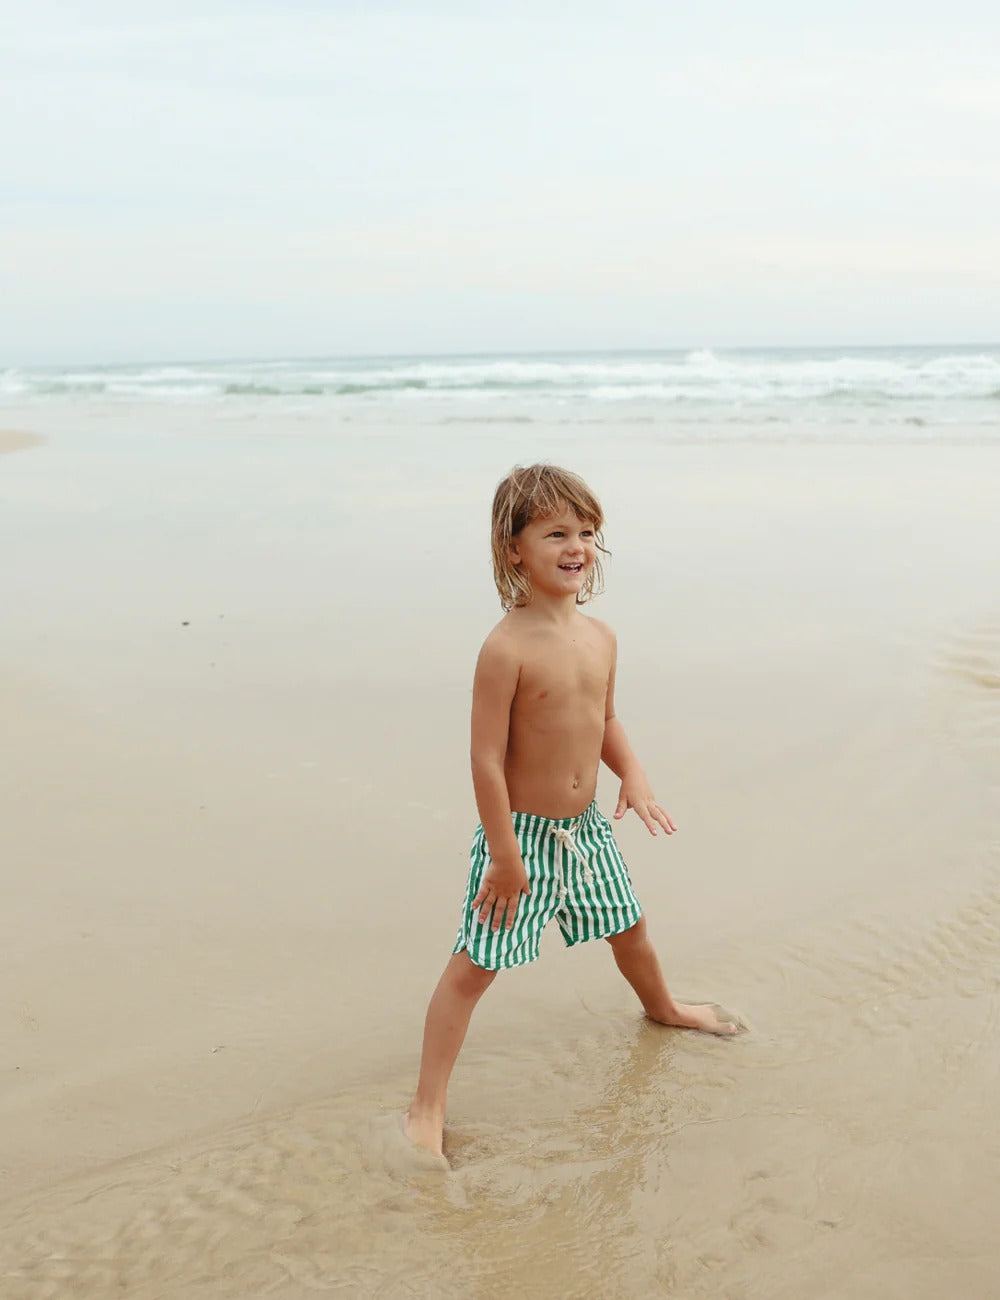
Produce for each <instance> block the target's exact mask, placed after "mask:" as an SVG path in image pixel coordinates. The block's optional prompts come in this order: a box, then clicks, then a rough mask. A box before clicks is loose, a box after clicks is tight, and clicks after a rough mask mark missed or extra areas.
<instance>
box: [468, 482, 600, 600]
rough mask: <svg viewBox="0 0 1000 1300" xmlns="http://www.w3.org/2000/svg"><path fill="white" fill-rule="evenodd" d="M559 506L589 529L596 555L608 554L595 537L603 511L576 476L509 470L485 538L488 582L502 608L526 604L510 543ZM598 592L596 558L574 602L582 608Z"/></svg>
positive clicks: (525, 583)
mask: <svg viewBox="0 0 1000 1300" xmlns="http://www.w3.org/2000/svg"><path fill="white" fill-rule="evenodd" d="M563 506H569V508H570V509H571V510H572V511H573V512H574V513H575V514H576V517H577V518H578V519H584V520H586V521H587V523H592V524H593V525H594V532H595V534H596V538H597V549H598V551H599V552H600V553H601V554H603V555H607V554H608V550H607V548H606V547H605V545H604V537H603V535H602V533H601V529H602V527H603V526H604V511H603V510H602V509H601V503H600V502H599V501H598V499H597V497H595V496H594V494H593V492H591V490H590V488H589V487H587V485H586V483H584V481H583V479H582V478H580V476H579V475H578V474H572V473H570V471H569V470H568V469H560V468H559V466H558V465H515V467H514V468H513V469H512V470H511V472H510V473H509V474H508V475H507V477H506V478H505V479H502V480H501V481H500V482H499V483H498V484H497V490H496V493H495V494H494V497H493V528H492V535H491V542H492V547H493V580H494V581H495V582H496V584H497V591H498V592H499V593H500V604H501V605H502V606H503V607H504V609H513V608H514V607H515V605H527V603H528V602H529V601H530V600H531V583H530V582H529V580H528V576H527V574H525V573H522V572H521V570H520V568H519V567H518V566H517V565H515V564H514V562H513V561H512V560H511V558H510V544H511V541H512V540H513V539H514V538H515V537H516V536H517V535H518V533H519V532H520V531H521V529H522V528H524V527H525V526H526V525H527V524H530V523H531V521H532V520H533V519H541V518H545V517H547V516H548V515H554V514H556V513H557V512H558V511H559V510H560V509H561V508H562V507H563ZM603 590H604V574H603V572H602V570H601V557H600V555H598V556H597V557H596V558H595V560H594V567H593V568H592V569H591V571H590V573H589V574H588V575H587V581H586V582H585V583H584V585H583V588H582V590H581V591H580V593H579V595H578V596H577V598H576V603H577V604H578V605H584V604H586V602H587V601H588V600H590V599H591V598H592V597H593V596H599V595H600V593H601V592H602V591H603Z"/></svg>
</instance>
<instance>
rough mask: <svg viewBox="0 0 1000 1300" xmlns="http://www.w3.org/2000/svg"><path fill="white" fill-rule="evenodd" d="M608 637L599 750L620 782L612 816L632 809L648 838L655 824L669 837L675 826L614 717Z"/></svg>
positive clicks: (614, 662)
mask: <svg viewBox="0 0 1000 1300" xmlns="http://www.w3.org/2000/svg"><path fill="white" fill-rule="evenodd" d="M608 634H609V636H610V637H611V672H610V674H609V676H608V697H607V702H606V704H605V708H604V744H603V745H602V747H601V759H602V761H603V762H604V763H605V764H606V765H607V766H608V767H610V768H611V770H612V772H614V774H615V776H617V777H619V778H620V779H621V783H622V788H621V792H620V793H619V795H618V807H617V808H616V809H615V817H616V818H618V819H620V818H622V817H624V816H625V813H626V811H627V810H628V809H629V808H634V809H635V811H636V813H638V815H639V816H640V817H641V818H642V820H643V821H644V822H645V823H646V826H647V827H648V829H649V833H650V835H655V834H656V827H657V824H659V825H660V826H662V827H663V829H664V830H665V831H666V833H667V834H668V835H672V834H673V832H674V831H675V830H676V829H677V826H676V825H675V823H674V821H673V818H672V817H671V816H670V814H669V813H668V812H667V811H666V810H665V809H663V808H661V807H660V805H659V804H658V803H657V802H656V799H655V797H654V795H653V791H652V789H651V788H650V785H649V779H648V778H647V776H646V773H645V772H644V771H643V770H642V764H641V763H640V762H639V760H638V758H636V756H635V751H634V750H633V749H632V746H631V745H630V744H629V743H628V737H627V736H626V735H625V728H624V727H623V726H622V723H621V719H620V718H618V717H616V716H615V672H616V671H617V668H618V643H617V641H616V640H615V634H614V633H613V632H612V631H611V629H610V628H609V629H608Z"/></svg>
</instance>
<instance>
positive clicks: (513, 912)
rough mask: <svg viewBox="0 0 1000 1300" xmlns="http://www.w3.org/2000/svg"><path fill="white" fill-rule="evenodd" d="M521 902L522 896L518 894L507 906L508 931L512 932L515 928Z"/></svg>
mask: <svg viewBox="0 0 1000 1300" xmlns="http://www.w3.org/2000/svg"><path fill="white" fill-rule="evenodd" d="M520 901H521V895H520V894H517V895H516V896H515V897H514V898H512V899H511V900H510V902H509V903H508V904H507V929H508V930H512V929H513V928H514V921H515V920H516V918H517V908H518V904H519V903H520Z"/></svg>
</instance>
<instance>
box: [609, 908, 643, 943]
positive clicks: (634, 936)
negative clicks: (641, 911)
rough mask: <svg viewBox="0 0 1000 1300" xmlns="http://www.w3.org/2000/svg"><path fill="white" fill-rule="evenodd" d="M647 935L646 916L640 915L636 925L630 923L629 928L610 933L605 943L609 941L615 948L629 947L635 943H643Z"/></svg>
mask: <svg viewBox="0 0 1000 1300" xmlns="http://www.w3.org/2000/svg"><path fill="white" fill-rule="evenodd" d="M645 937H646V918H645V917H644V916H640V917H639V919H638V921H636V923H635V925H630V926H629V928H628V929H627V930H622V931H620V932H619V933H618V934H609V935H608V936H607V938H606V939H605V941H604V942H605V943H609V944H610V945H611V947H612V948H613V949H615V950H617V949H622V948H629V947H631V946H632V944H634V943H642V941H643V940H644V939H645Z"/></svg>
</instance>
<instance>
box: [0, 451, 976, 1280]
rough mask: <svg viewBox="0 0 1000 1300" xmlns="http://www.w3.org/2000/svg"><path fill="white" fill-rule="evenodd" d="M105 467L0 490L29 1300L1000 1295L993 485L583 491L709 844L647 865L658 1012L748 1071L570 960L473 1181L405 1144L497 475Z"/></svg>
mask: <svg viewBox="0 0 1000 1300" xmlns="http://www.w3.org/2000/svg"><path fill="white" fill-rule="evenodd" d="M154 432H155V431H154ZM126 438H127V435H126V433H125V432H123V431H122V430H121V429H118V428H116V427H111V428H109V429H106V430H104V431H102V433H101V436H100V438H93V439H87V440H84V439H83V438H82V435H81V436H71V435H70V434H66V435H64V436H62V437H59V438H57V439H55V440H54V441H53V443H52V444H50V445H49V446H48V447H45V448H42V449H40V450H36V451H30V452H24V453H19V454H18V455H17V456H15V457H10V458H7V459H6V460H5V462H4V464H3V467H2V469H3V476H2V483H3V486H2V490H3V492H4V494H5V498H4V522H5V526H7V527H9V528H11V529H12V530H16V532H17V536H18V539H19V542H20V544H21V545H20V549H19V563H18V565H17V566H16V569H11V568H6V569H5V570H4V572H3V574H2V575H0V598H2V602H3V607H4V608H5V609H6V610H8V611H12V612H13V613H15V614H16V617H15V618H12V619H11V620H10V622H11V627H10V630H9V631H10V635H9V637H7V638H5V654H6V660H7V664H8V671H9V672H11V673H16V674H19V675H20V678H19V679H18V680H19V681H21V682H22V684H21V685H20V686H19V687H18V691H17V695H18V698H20V699H21V700H22V702H23V701H24V700H28V701H29V704H30V707H28V708H27V711H26V712H25V713H23V714H22V715H18V714H17V713H16V711H15V709H14V706H13V704H12V705H11V706H10V709H9V711H8V712H6V713H5V716H7V717H8V718H9V721H10V725H9V727H8V736H13V737H15V738H16V747H17V752H18V755H19V759H20V762H19V764H18V769H17V781H19V782H20V783H21V784H20V785H17V784H16V783H15V784H14V785H12V786H11V787H10V788H9V790H8V795H7V799H8V802H7V803H6V804H5V806H4V809H3V813H4V818H5V824H6V825H7V826H8V827H9V828H10V829H11V833H12V835H13V836H14V837H15V842H16V843H18V844H19V845H20V846H21V848H22V850H23V851H22V852H20V853H19V854H18V855H16V856H17V857H18V861H19V863H20V864H21V865H20V866H18V867H16V868H15V867H13V866H8V868H7V869H6V870H7V873H8V877H9V878H8V879H6V885H7V891H6V892H7V894H8V896H9V898H10V909H9V911H8V916H7V918H6V921H5V922H4V923H3V940H4V952H5V953H6V957H5V961H6V963H7V965H6V967H5V983H6V985H7V987H8V988H9V989H10V990H11V1002H10V1008H11V1010H12V1011H13V1012H14V1021H13V1022H11V1023H13V1025H14V1037H13V1038H12V1040H11V1041H12V1043H13V1044H14V1053H15V1058H16V1059H14V1058H12V1064H11V1067H10V1069H9V1070H8V1071H7V1073H6V1079H5V1083H4V1086H3V1090H2V1091H0V1107H2V1111H3V1115H4V1125H5V1128H6V1129H8V1130H9V1132H10V1134H11V1143H10V1149H9V1152H8V1158H7V1168H6V1181H5V1184H4V1199H3V1201H2V1202H0V1278H2V1280H3V1294H4V1296H5V1297H7V1296H10V1297H11V1300H20V1298H21V1297H31V1298H32V1300H34V1298H35V1297H43V1296H45V1297H47V1296H51V1297H62V1296H69V1295H72V1296H74V1297H76V1296H81V1297H83V1296H94V1297H105V1296H107V1295H109V1294H119V1293H120V1294H126V1295H128V1296H130V1297H132V1296H135V1297H140V1298H143V1297H153V1296H192V1297H195V1296H205V1297H208V1296H212V1297H215V1296H229V1295H231V1296H247V1295H275V1296H279V1297H298V1296H304V1295H307V1294H311V1293H312V1292H314V1291H319V1292H324V1291H325V1292H330V1293H333V1294H342V1295H346V1296H353V1295H358V1296H369V1295H370V1296H385V1297H395V1296H400V1297H403V1296H431V1295H433V1296H438V1295H440V1296H452V1295H454V1296H459V1295H462V1296H468V1295H470V1294H471V1295H476V1296H483V1297H491V1296H494V1295H496V1296H498V1297H499V1296H500V1295H501V1294H502V1295H507V1294H509V1293H510V1291H511V1290H512V1289H514V1290H516V1291H519V1292H520V1293H521V1294H523V1295H526V1296H534V1295H537V1296H542V1295H551V1294H558V1295H566V1296H581V1297H582V1296H588V1297H589V1296H593V1295H602V1296H603V1295H607V1296H624V1297H632V1296H635V1297H644V1296H648V1295H660V1294H669V1295H673V1296H680V1297H688V1296H690V1297H711V1298H713V1300H715V1298H716V1297H732V1298H733V1300H736V1298H737V1297H738V1298H739V1300H745V1298H746V1297H761V1298H764V1297H766V1298H767V1300H774V1298H778V1300H780V1298H781V1297H788V1298H789V1300H792V1297H795V1298H796V1300H800V1298H801V1297H805V1296H808V1297H831V1298H832V1297H842V1296H847V1295H849V1296H851V1297H852V1300H853V1298H854V1297H861V1298H862V1300H867V1297H871V1298H872V1300H875V1297H878V1298H879V1300H882V1298H883V1297H893V1296H899V1297H903V1296H906V1297H907V1298H908V1300H912V1298H913V1297H917V1298H918V1300H919V1298H923V1297H926V1300H932V1298H934V1300H936V1298H937V1297H938V1296H940V1295H942V1294H944V1293H945V1292H948V1291H952V1292H954V1293H955V1294H959V1295H962V1296H969V1297H983V1298H984V1300H985V1298H986V1297H990V1296H993V1295H994V1294H995V1293H996V1283H995V1279H996V1276H997V1270H998V1268H1000V1255H998V1251H997V1247H996V1244H995V1239H994V1238H995V1233H994V1229H993V1221H994V1219H995V1168H996V1162H997V1158H998V1155H1000V1139H998V1136H997V1132H996V1126H995V1124H994V1120H993V1112H994V1110H995V1098H996V1095H997V1085H998V1083H1000V1048H998V1046H997V1028H998V1020H1000V994H998V976H997V963H996V952H997V944H998V940H1000V838H998V835H997V827H998V825H1000V818H998V812H1000V691H998V690H997V682H998V681H1000V603H998V599H997V592H996V588H995V577H994V568H995V555H996V554H997V553H998V549H1000V548H998V547H997V541H998V538H997V530H998V524H997V521H996V519H995V510H994V509H993V504H991V503H995V501H996V499H997V495H996V487H997V483H998V468H1000V458H998V456H997V454H996V452H995V451H993V450H991V449H989V448H982V447H980V448H973V447H964V448H956V447H952V448H947V449H945V448H940V447H937V448H914V447H909V448H892V449H886V448H845V447H842V446H824V447H816V448H812V447H810V448H801V447H789V448H783V447H778V446H775V447H770V448H761V447H753V448H733V447H729V448H724V449H705V448H677V447H670V448H664V447H656V446H655V445H653V444H650V445H649V446H648V447H647V448H646V449H645V452H644V456H645V459H644V460H643V463H642V466H641V469H642V473H641V474H640V473H639V472H638V470H639V467H638V466H637V464H636V463H635V461H634V460H630V461H629V462H628V463H627V464H618V463H617V462H616V453H615V450H614V448H611V447H607V446H603V445H596V444H587V445H585V446H583V447H581V448H580V451H581V457H580V458H581V459H582V460H585V461H589V464H586V465H582V466H581V467H582V468H583V469H584V470H585V472H586V473H588V474H590V475H592V477H593V478H594V480H595V482H596V483H598V484H600V485H601V487H602V491H603V494H604V496H605V503H606V506H607V507H608V510H609V515H610V518H611V526H610V541H611V544H612V547H613V549H614V551H615V558H614V561H613V565H612V569H611V576H610V584H609V592H608V594H607V596H606V597H604V598H603V599H602V607H601V608H600V610H599V611H598V612H599V613H601V614H603V615H604V616H605V617H608V618H609V619H610V621H612V622H613V623H614V624H615V625H616V627H617V628H618V631H619V636H620V640H621V644H622V668H621V671H620V677H621V681H620V686H619V695H620V699H619V707H620V711H621V712H622V714H623V716H624V718H625V720H626V723H627V725H628V727H629V731H630V734H631V736H632V738H633V741H634V743H635V744H636V746H637V748H638V750H639V752H640V753H641V754H642V755H643V756H644V758H645V760H646V763H647V766H648V767H649V768H650V769H651V771H652V772H653V773H655V776H654V779H655V780H656V783H657V787H658V789H659V790H660V792H661V794H662V795H663V797H664V802H665V803H666V805H667V807H668V808H670V809H671V811H672V812H673V814H674V815H675V817H676V818H677V820H678V822H679V823H680V827H681V829H680V832H679V834H678V835H677V836H674V837H672V838H671V840H670V842H669V843H667V842H663V841H657V842H655V843H653V842H651V841H649V839H648V837H647V836H646V834H645V831H644V830H642V828H641V827H639V826H638V825H637V824H631V823H627V824H625V825H624V826H623V827H622V831H621V840H622V844H623V847H624V848H625V852H626V856H627V858H628V860H629V862H630V865H631V868H632V874H633V878H634V880H635V882H636V887H637V891H638V892H639V895H640V897H641V898H642V899H643V902H644V904H645V907H646V909H647V914H648V917H649V920H650V926H651V930H652V933H653V935H654V938H655V940H656V942H657V945H658V947H659V949H660V951H661V954H662V957H663V961H664V965H665V968H666V972H667V976H668V979H669V981H670V983H671V985H672V987H673V988H674V991H675V993H676V994H677V995H678V996H680V997H682V998H686V999H688V1000H702V999H711V1000H716V1001H718V1002H719V1003H721V1004H722V1005H723V1006H724V1007H725V1008H726V1009H727V1010H729V1011H731V1012H733V1013H735V1014H738V1015H739V1016H741V1017H742V1019H743V1020H744V1021H745V1022H746V1025H747V1027H748V1028H747V1032H746V1033H744V1034H742V1035H741V1036H740V1037H739V1038H738V1039H737V1040H735V1041H732V1042H722V1041H718V1040H715V1039H710V1038H700V1037H696V1036H693V1035H690V1034H685V1033H682V1032H675V1031H668V1030H663V1029H661V1028H659V1027H657V1026H654V1025H651V1024H648V1023H646V1022H644V1021H643V1020H642V1019H641V1017H640V1016H639V1015H638V1014H637V1012H638V1008H637V1007H636V1005H635V1003H634V1000H633V999H632V995H631V994H630V992H629V990H628V989H627V988H625V987H624V986H623V985H622V984H621V982H620V980H619V978H618V976H617V974H616V973H615V972H614V969H613V964H612V963H611V961H610V956H609V954H608V952H607V950H606V948H605V947H604V946H603V945H590V946H587V947H586V948H584V949H583V950H574V951H573V952H571V953H566V952H563V951H561V950H560V946H559V943H558V940H557V938H556V936H555V935H554V934H553V935H552V936H548V937H547V940H546V944H545V946H544V948H543V959H542V960H541V961H540V962H539V963H538V964H537V966H536V967H533V968H531V969H530V970H527V971H523V972H513V973H511V974H510V975H509V976H505V977H504V981H503V984H502V986H501V984H500V982H499V981H498V985H497V986H496V987H495V988H494V989H493V990H491V992H490V994H489V995H488V997H487V999H486V1000H485V1001H484V1003H483V1005H482V1007H481V1008H480V1011H479V1012H478V1013H477V1016H476V1019H475V1021H474V1024H473V1028H472V1031H471V1033H470V1038H469V1041H468V1044H467V1048H466V1050H465V1052H464V1053H463V1055H462V1058H461V1060H460V1063H459V1067H458V1070H457V1072H456V1076H455V1080H454V1084H453V1088H452V1093H451V1105H450V1115H449V1128H448V1134H447V1153H448V1156H449V1160H450V1162H451V1165H450V1169H448V1170H442V1169H441V1168H439V1167H437V1165H436V1164H435V1162H434V1161H433V1160H432V1159H431V1158H429V1157H424V1156H422V1155H420V1154H419V1153H415V1152H413V1151H411V1150H410V1149H409V1148H408V1146H407V1145H406V1143H405V1142H404V1140H403V1138H402V1135H401V1132H400V1129H399V1123H398V1116H399V1113H400V1111H401V1110H402V1108H403V1107H404V1106H405V1104H406V1102H407V1100H408V1096H409V1090H410V1088H411V1087H412V1082H413V1075H414V1070H415V1065H416V1056H417V1051H418V1047H419V1030H420V1020H421V1018H422V1015H423V1009H424V1006H425V1003H426V998H427V996H428V995H429V993H430V990H431V987H432V985H433V980H434V979H435V978H436V974H437V972H438V969H439V967H440V965H441V964H443V962H444V959H445V956H446V953H447V951H448V948H449V946H450V939H451V935H452V932H453V929H454V924H455V922H456V920H457V908H458V905H459V901H460V895H461V884H462V877H463V871H464V859H465V853H466V850H467V843H468V838H469V834H470V832H471V824H470V820H471V818H470V812H471V807H472V804H471V795H470V794H469V791H468V785H467V776H466V774H465V759H464V749H465V741H466V726H467V722H466V715H467V708H468V680H469V676H470V671H471V662H472V656H473V655H474V653H475V648H476V644H477V643H478V639H479V638H480V637H481V635H482V633H483V631H484V630H485V628H486V627H488V626H489V622H490V621H491V620H492V618H493V617H494V614H493V610H492V605H491V597H490V592H489V589H488V585H485V589H484V584H488V572H487V570H486V567H485V563H484V559H485V556H479V555H478V553H477V552H475V550H474V548H473V542H474V540H475V537H477V536H479V533H480V532H482V527H481V525H482V519H481V516H482V513H483V509H482V499H483V498H484V497H485V496H487V495H488V490H489V487H490V486H491V485H492V480H493V479H494V478H495V477H496V472H495V471H494V469H492V468H491V469H490V470H489V472H488V473H487V470H486V468H485V465H486V463H487V462H488V460H489V457H488V456H486V455H485V454H484V449H483V448H482V447H481V446H477V447H476V448H474V449H471V450H469V451H468V452H467V453H460V452H455V455H454V456H453V458H452V462H451V464H450V467H449V470H448V473H447V474H444V473H438V472H436V471H435V468H434V465H433V464H432V463H425V464H423V465H421V463H419V462H418V461H416V460H413V461H411V460H407V459H405V458H404V459H403V460H402V461H400V462H399V463H396V464H387V465H380V464H378V463H375V462H372V461H371V460H370V459H369V460H365V459H364V458H362V460H360V461H359V462H357V463H354V464H352V463H351V462H350V460H349V458H348V459H347V460H345V459H344V458H342V457H341V456H340V455H339V453H338V451H337V447H336V443H335V442H331V441H325V440H324V439H323V438H322V437H320V436H318V435H315V434H311V435H310V436H309V437H308V438H299V439H295V438H292V439H291V441H288V440H287V439H286V441H284V442H280V440H278V439H275V440H273V441H271V440H268V439H266V438H265V439H264V440H263V441H261V440H257V439H255V438H252V437H250V436H249V435H247V434H246V432H245V431H243V432H240V431H234V432H233V433H231V434H227V435H225V436H222V435H220V436H219V437H218V438H217V439H216V440H215V441H214V442H213V443H212V445H211V447H210V448H209V449H208V450H206V449H205V447H204V445H202V446H201V447H200V448H199V449H197V450H195V449H194V448H193V446H192V444H190V443H185V442H184V440H183V439H181V441H177V439H176V438H173V437H172V436H170V432H169V431H164V432H163V433H162V434H161V435H159V436H152V435H151V434H150V433H149V431H148V430H147V437H146V438H145V439H143V440H140V441H136V440H135V439H133V440H132V442H131V443H130V444H129V445H128V446H126V445H125V443H126ZM544 450H548V451H549V452H550V454H553V455H555V454H557V453H558V454H559V455H560V456H561V457H562V458H563V459H567V460H571V459H572V456H571V452H572V451H573V450H574V449H573V448H572V447H567V446H566V445H565V444H563V443H562V442H560V441H559V439H558V438H556V437H555V436H553V438H552V441H551V445H550V446H549V447H546V448H544ZM432 453H433V455H436V456H438V457H439V463H440V457H441V456H442V455H443V452H442V449H441V448H435V447H433V446H432V447H430V448H429V450H428V451H427V455H428V456H432ZM490 454H491V456H492V459H493V461H494V462H496V461H497V460H499V461H500V462H501V463H500V469H502V468H503V467H504V466H505V465H506V463H507V462H508V461H510V460H513V459H514V458H515V457H516V456H517V455H519V454H521V448H520V447H519V446H515V445H514V444H511V443H507V442H505V443H503V444H502V446H501V447H500V448H493V449H492V451H491V453H490ZM463 457H464V459H463ZM195 470H196V471H197V472H196V473H195V472H194V471H195ZM486 479H488V480H489V481H488V482H485V480H486ZM481 480H482V481H481ZM605 484H606V487H605V486H604V485H605ZM473 489H475V491H473ZM470 494H471V495H470ZM335 507H336V508H335ZM341 507H342V509H341ZM241 521H242V524H241ZM470 539H471V540H470ZM414 557H415V559H416V563H415V564H412V563H409V561H411V560H412V559H413V558H414ZM401 564H402V566H403V573H402V574H400V566H401ZM88 573H89V574H91V575H99V578H94V579H92V581H90V583H89V584H88V583H87V582H85V581H83V578H84V576H85V575H87V574H88ZM428 575H432V576H428ZM220 616H222V617H220ZM22 679H23V680H22ZM5 707H6V706H5ZM19 717H20V725H21V729H20V730H17V729H12V728H14V724H15V723H17V722H18V718H19ZM601 789H602V796H603V800H604V803H605V806H607V803H608V799H609V796H611V797H613V788H612V787H611V786H610V785H608V784H607V783H606V782H605V783H603V784H602V787H601ZM54 899H55V900H57V901H56V903H55V904H54V903H53V900H54ZM81 932H85V933H86V935H87V936H88V937H87V938H86V939H84V938H82V937H81Z"/></svg>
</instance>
